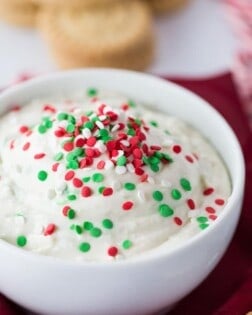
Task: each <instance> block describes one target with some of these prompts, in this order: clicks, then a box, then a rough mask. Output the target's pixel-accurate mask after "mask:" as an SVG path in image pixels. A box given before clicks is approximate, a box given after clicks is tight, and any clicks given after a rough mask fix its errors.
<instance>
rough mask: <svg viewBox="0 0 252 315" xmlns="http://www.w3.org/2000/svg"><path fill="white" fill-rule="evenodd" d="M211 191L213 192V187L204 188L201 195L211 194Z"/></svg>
mask: <svg viewBox="0 0 252 315" xmlns="http://www.w3.org/2000/svg"><path fill="white" fill-rule="evenodd" d="M213 192H214V189H213V188H212V187H209V188H206V189H205V190H204V191H203V195H204V196H209V195H211V194H212V193H213Z"/></svg>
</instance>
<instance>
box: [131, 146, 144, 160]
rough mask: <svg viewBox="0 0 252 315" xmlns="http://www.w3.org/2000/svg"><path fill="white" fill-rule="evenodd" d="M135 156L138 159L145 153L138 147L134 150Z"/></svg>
mask: <svg viewBox="0 0 252 315" xmlns="http://www.w3.org/2000/svg"><path fill="white" fill-rule="evenodd" d="M133 156H134V158H136V159H141V158H142V156H143V153H142V151H141V150H140V149H139V148H136V149H134V150H133Z"/></svg>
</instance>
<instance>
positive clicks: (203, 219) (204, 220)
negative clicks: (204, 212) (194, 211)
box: [197, 217, 208, 223]
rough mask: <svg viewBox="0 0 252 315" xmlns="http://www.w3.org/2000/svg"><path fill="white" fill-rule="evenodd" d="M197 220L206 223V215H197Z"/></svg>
mask: <svg viewBox="0 0 252 315" xmlns="http://www.w3.org/2000/svg"><path fill="white" fill-rule="evenodd" d="M197 221H198V222H199V223H206V222H207V221H208V219H207V217H198V218H197Z"/></svg>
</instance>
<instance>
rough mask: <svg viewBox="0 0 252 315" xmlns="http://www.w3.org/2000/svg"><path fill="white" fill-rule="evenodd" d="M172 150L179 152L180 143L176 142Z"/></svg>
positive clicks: (180, 149)
mask: <svg viewBox="0 0 252 315" xmlns="http://www.w3.org/2000/svg"><path fill="white" fill-rule="evenodd" d="M172 150H173V152H174V153H176V154H179V153H180V152H181V151H182V148H181V146H180V145H178V144H176V145H174V146H173V148H172Z"/></svg>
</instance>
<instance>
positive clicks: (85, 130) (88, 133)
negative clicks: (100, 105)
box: [82, 128, 91, 139]
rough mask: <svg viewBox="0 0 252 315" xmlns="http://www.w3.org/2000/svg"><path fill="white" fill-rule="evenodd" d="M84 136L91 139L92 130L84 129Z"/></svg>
mask: <svg viewBox="0 0 252 315" xmlns="http://www.w3.org/2000/svg"><path fill="white" fill-rule="evenodd" d="M82 134H83V136H84V137H85V138H87V139H88V138H90V137H91V131H90V129H88V128H84V129H83V130H82Z"/></svg>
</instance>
